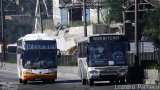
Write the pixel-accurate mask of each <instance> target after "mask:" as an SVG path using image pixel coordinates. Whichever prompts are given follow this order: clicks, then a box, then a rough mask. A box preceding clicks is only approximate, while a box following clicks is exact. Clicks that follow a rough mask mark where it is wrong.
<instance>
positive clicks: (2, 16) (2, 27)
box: [1, 0, 6, 67]
mask: <svg viewBox="0 0 160 90" xmlns="http://www.w3.org/2000/svg"><path fill="white" fill-rule="evenodd" d="M1 30H2V34H1V35H2V60H1V67H3V61H5V59H6V55H5V54H6V53H5V51H6V50H5V47H6V43H5V34H4V9H3V0H1Z"/></svg>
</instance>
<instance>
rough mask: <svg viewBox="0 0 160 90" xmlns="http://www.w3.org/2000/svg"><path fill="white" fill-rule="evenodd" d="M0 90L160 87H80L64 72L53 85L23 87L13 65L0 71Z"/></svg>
mask: <svg viewBox="0 0 160 90" xmlns="http://www.w3.org/2000/svg"><path fill="white" fill-rule="evenodd" d="M9 67H10V68H9ZM0 90H160V85H145V84H126V85H110V84H109V82H96V83H95V84H94V86H89V85H82V84H81V81H80V79H79V77H78V76H77V75H75V74H66V73H64V72H63V73H58V79H57V80H56V82H55V83H54V84H45V83H43V82H29V83H28V84H27V85H23V84H20V83H19V82H18V77H17V74H16V66H14V64H13V65H8V66H6V68H3V69H0Z"/></svg>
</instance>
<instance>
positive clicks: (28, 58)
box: [23, 49, 57, 69]
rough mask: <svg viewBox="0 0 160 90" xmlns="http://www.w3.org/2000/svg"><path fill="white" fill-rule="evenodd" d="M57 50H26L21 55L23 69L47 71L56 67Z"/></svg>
mask: <svg viewBox="0 0 160 90" xmlns="http://www.w3.org/2000/svg"><path fill="white" fill-rule="evenodd" d="M56 55H57V50H56V49H51V50H44V49H43V50H33V49H32V50H26V51H24V53H23V67H24V68H27V69H48V68H54V67H56V66H57V65H56V64H57V61H56Z"/></svg>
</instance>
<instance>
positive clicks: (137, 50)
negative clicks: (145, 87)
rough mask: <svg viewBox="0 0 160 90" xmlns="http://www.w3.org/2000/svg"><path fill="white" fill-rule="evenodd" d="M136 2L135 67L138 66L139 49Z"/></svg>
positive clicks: (136, 7)
mask: <svg viewBox="0 0 160 90" xmlns="http://www.w3.org/2000/svg"><path fill="white" fill-rule="evenodd" d="M138 35H139V34H138V0H135V66H136V67H138V66H139V64H140V63H139V48H138Z"/></svg>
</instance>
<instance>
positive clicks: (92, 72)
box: [89, 71, 99, 75]
mask: <svg viewBox="0 0 160 90" xmlns="http://www.w3.org/2000/svg"><path fill="white" fill-rule="evenodd" d="M89 73H90V74H93V75H97V74H99V72H98V71H89Z"/></svg>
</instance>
